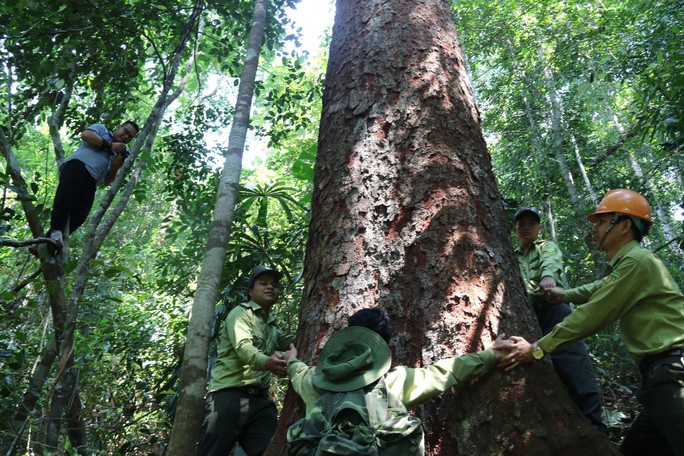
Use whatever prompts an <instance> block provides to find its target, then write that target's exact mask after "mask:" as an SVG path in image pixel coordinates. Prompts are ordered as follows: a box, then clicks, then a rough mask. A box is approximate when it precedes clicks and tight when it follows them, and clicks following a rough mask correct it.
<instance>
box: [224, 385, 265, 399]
mask: <svg viewBox="0 0 684 456" xmlns="http://www.w3.org/2000/svg"><path fill="white" fill-rule="evenodd" d="M226 389H227V390H229V391H235V392H238V393H240V394H244V395H245V396H252V397H262V398H264V399H268V397H269V396H268V391H267V390H265V389H263V388H259V387H257V386H236V387H234V388H226Z"/></svg>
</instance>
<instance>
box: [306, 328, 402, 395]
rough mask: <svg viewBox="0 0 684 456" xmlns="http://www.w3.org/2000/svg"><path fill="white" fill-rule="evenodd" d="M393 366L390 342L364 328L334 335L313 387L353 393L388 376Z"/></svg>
mask: <svg viewBox="0 0 684 456" xmlns="http://www.w3.org/2000/svg"><path fill="white" fill-rule="evenodd" d="M391 364H392V355H391V353H390V349H389V346H388V345H387V342H385V340H384V339H383V338H382V337H380V335H379V334H378V333H376V332H375V331H372V330H370V329H368V328H364V327H363V326H350V327H348V328H345V329H343V330H342V331H339V332H336V333H335V334H333V335H332V336H331V337H330V339H329V340H328V342H326V344H325V345H324V346H323V349H322V350H321V354H320V356H319V357H318V364H317V365H316V369H315V370H314V375H313V384H314V385H315V386H316V387H317V388H320V389H323V390H327V391H334V392H340V391H353V390H355V389H359V388H362V387H364V386H366V385H370V384H371V383H373V382H374V381H376V380H378V379H379V378H380V377H382V376H383V375H385V373H387V371H388V370H389V368H390V365H391Z"/></svg>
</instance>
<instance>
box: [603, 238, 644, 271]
mask: <svg viewBox="0 0 684 456" xmlns="http://www.w3.org/2000/svg"><path fill="white" fill-rule="evenodd" d="M638 245H639V243H638V242H637V241H629V242H628V243H627V244H625V245H623V246H622V248H620V250H618V252H617V253H616V254H615V256H614V257H613V259H612V260H610V262H609V263H608V264H609V265H610V267H611V268H613V269H614V268H615V266H616V265H617V264H618V263H619V262H620V260H622V258H623V257H624V256H625V255H627V254H628V253H629V252H631V251H632V249H633V248H634V247H636V246H638Z"/></svg>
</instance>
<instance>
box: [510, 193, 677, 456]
mask: <svg viewBox="0 0 684 456" xmlns="http://www.w3.org/2000/svg"><path fill="white" fill-rule="evenodd" d="M588 219H589V221H590V222H592V223H594V229H593V233H594V241H595V242H596V243H597V244H598V245H600V246H601V248H602V249H603V250H604V251H605V252H606V254H607V255H608V259H609V260H610V262H609V266H610V270H611V273H610V275H608V276H607V277H604V278H603V279H601V280H598V281H596V282H594V283H591V284H588V285H584V286H581V287H577V288H573V289H569V290H564V289H562V288H559V287H554V288H549V289H547V290H546V291H545V293H546V298H547V300H549V301H552V302H561V301H565V302H573V303H576V304H583V305H582V306H579V307H577V309H576V310H575V311H574V312H572V313H571V314H570V315H568V316H567V317H566V318H565V319H564V320H563V321H562V322H561V323H559V324H557V325H556V326H555V328H554V329H553V330H552V331H551V332H550V333H549V334H547V335H545V336H544V337H542V338H541V339H539V340H538V341H536V342H534V343H533V344H530V343H529V342H527V341H526V340H525V339H524V338H522V337H516V336H513V337H511V341H513V343H514V347H515V348H514V349H513V351H512V352H511V353H510V355H508V356H507V357H506V359H505V360H504V363H508V366H509V367H508V369H509V370H510V369H513V368H515V367H516V366H518V365H519V364H522V363H527V362H530V361H532V360H535V359H542V358H543V357H544V356H545V355H546V354H548V353H551V352H553V351H554V350H556V349H557V348H558V347H560V346H563V345H565V344H568V343H570V342H574V341H576V340H579V339H582V338H585V337H587V336H590V335H592V334H594V333H596V332H598V331H600V330H602V329H604V328H606V327H607V326H608V325H610V324H611V323H613V322H614V321H619V322H620V323H619V327H620V337H621V339H622V341H623V342H624V344H625V347H626V348H627V351H628V352H629V353H630V354H631V355H632V357H633V358H634V359H635V361H636V362H637V363H638V365H639V371H640V372H641V376H642V384H641V389H640V391H639V393H638V399H639V402H640V403H641V404H642V405H643V409H642V411H641V413H640V414H639V416H638V417H637V419H636V420H635V421H634V423H632V426H631V428H630V429H629V431H628V432H627V435H626V436H625V439H624V441H623V442H622V445H621V447H620V451H622V453H623V455H625V456H641V455H645V454H653V455H656V454H657V455H673V456H680V455H684V295H682V292H681V291H680V289H679V287H678V286H677V284H676V283H675V281H674V279H673V278H672V276H671V275H670V273H669V271H668V270H667V268H666V267H665V265H664V264H663V262H662V261H660V259H658V258H657V257H656V256H655V255H654V254H653V253H652V252H651V251H649V250H647V249H645V248H643V247H641V246H640V245H639V242H640V241H641V239H642V237H643V236H644V235H646V234H647V233H648V229H649V228H650V226H651V224H652V223H653V221H652V219H651V209H650V206H649V204H648V201H646V198H644V197H643V196H642V195H640V194H639V193H636V192H633V191H631V190H625V189H617V190H611V191H609V192H608V193H606V195H605V196H604V198H603V200H602V201H601V203H600V204H599V206H598V208H597V209H596V211H595V212H594V213H593V214H591V215H589V217H588Z"/></svg>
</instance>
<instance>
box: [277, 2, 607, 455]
mask: <svg viewBox="0 0 684 456" xmlns="http://www.w3.org/2000/svg"><path fill="white" fill-rule="evenodd" d="M322 116H323V117H322V119H321V128H320V136H319V144H318V146H319V151H318V160H317V162H316V170H315V172H316V174H315V182H314V200H313V205H312V222H311V228H310V233H309V244H308V250H307V257H306V264H305V281H306V286H305V291H304V300H303V302H302V305H301V312H300V328H299V333H298V339H297V346H298V347H299V349H300V353H301V357H302V359H304V360H306V361H315V357H316V356H315V355H316V354H317V352H318V350H319V349H320V347H321V346H322V345H323V343H324V342H325V340H326V338H327V336H328V335H329V334H330V333H331V332H333V331H335V330H338V329H340V328H342V327H344V326H345V322H346V316H347V315H349V314H350V313H352V312H353V311H354V310H356V309H359V308H362V307H373V306H382V307H384V308H386V309H387V310H388V311H389V313H390V314H391V315H392V317H393V318H394V320H395V322H396V324H397V326H398V332H397V336H396V337H395V340H394V342H393V343H392V349H393V353H394V363H395V364H406V365H410V366H423V365H426V364H430V363H432V362H434V361H436V360H438V359H440V358H444V357H448V356H453V355H459V354H464V353H468V352H472V351H476V350H480V349H482V348H483V347H484V346H487V345H488V344H489V343H490V342H491V340H492V339H493V338H494V337H495V335H496V334H498V333H502V332H506V333H513V334H520V335H523V336H526V337H528V338H532V339H534V338H536V337H537V336H538V332H539V330H538V327H537V325H536V321H535V318H534V315H533V313H532V311H531V309H530V308H529V305H528V302H527V300H526V297H525V291H524V288H523V284H522V280H521V279H520V274H519V269H518V264H517V262H516V260H515V258H514V256H513V249H512V245H511V242H510V233H509V230H508V226H507V223H506V216H505V214H504V209H503V205H502V201H501V197H500V195H499V193H498V191H497V188H496V183H495V180H494V176H493V173H492V169H491V164H490V158H489V155H488V154H487V150H486V146H485V142H484V140H483V137H482V133H481V128H480V124H479V114H478V111H477V108H476V107H475V106H474V103H473V101H472V93H471V88H470V86H469V85H468V83H467V79H466V74H465V70H464V64H463V57H462V55H461V53H460V46H459V43H458V38H457V35H456V30H455V26H454V23H453V19H452V16H451V15H450V14H449V9H448V2H446V1H445V0H425V1H423V2H414V1H411V0H338V2H337V16H336V18H335V26H334V29H333V40H332V45H331V49H330V60H329V64H328V71H327V79H326V87H325V93H324V97H323V115H322ZM295 402H296V401H295V400H294V398H293V395H292V394H290V395H289V396H288V398H286V403H285V407H284V411H283V416H282V419H281V428H280V429H279V432H278V434H277V435H276V437H275V438H274V441H273V443H272V445H271V448H270V450H269V452H268V453H267V454H282V452H283V446H284V441H283V440H284V430H285V427H286V426H287V425H288V424H289V423H291V422H292V421H293V419H294V418H295V416H293V410H297V408H296V407H294V403H295ZM294 413H296V412H294ZM417 413H418V415H419V416H420V417H421V418H422V419H423V422H424V424H425V427H426V450H427V454H430V455H449V456H453V455H459V454H462V455H496V454H516V455H534V454H554V455H576V454H577V449H578V448H579V446H580V445H581V447H582V448H583V450H582V451H585V452H586V453H587V454H593V455H601V454H614V453H613V451H612V450H611V449H610V446H609V444H608V442H607V439H606V438H605V437H604V436H602V435H600V434H599V433H597V432H595V431H594V430H593V429H592V428H591V426H590V425H589V423H588V422H587V421H586V420H585V419H584V418H583V417H582V416H581V415H580V413H579V412H578V411H577V410H576V409H575V408H574V406H573V405H572V404H571V402H570V400H569V398H568V397H567V395H566V394H565V393H564V391H563V389H562V387H561V385H560V383H559V381H558V379H557V378H556V376H555V373H554V372H553V370H552V368H551V366H550V365H549V364H548V363H537V364H534V365H529V366H527V367H525V368H524V369H520V370H519V371H516V372H514V373H513V374H505V373H503V372H501V371H497V372H495V373H492V374H491V375H487V376H486V377H485V378H483V379H482V380H480V381H478V382H475V383H474V384H473V385H468V386H464V387H463V388H460V389H458V390H453V391H449V392H447V393H445V394H444V395H442V396H440V397H438V398H436V399H433V400H431V401H429V402H427V403H425V404H424V405H423V406H421V407H420V409H419V410H418V412H417Z"/></svg>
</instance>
